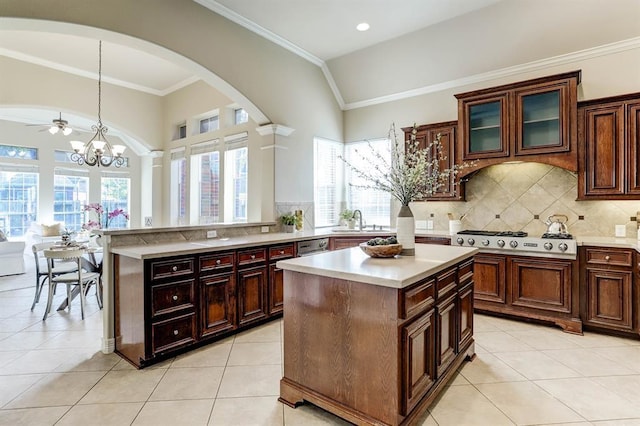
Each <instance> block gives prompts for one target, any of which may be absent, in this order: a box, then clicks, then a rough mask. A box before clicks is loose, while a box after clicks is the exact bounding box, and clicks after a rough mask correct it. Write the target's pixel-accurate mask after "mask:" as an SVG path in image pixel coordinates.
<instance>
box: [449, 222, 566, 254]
mask: <svg viewBox="0 0 640 426" xmlns="http://www.w3.org/2000/svg"><path fill="white" fill-rule="evenodd" d="M451 245H458V246H465V247H477V248H478V249H480V250H481V251H485V252H493V253H505V254H513V255H520V256H535V257H549V258H563V259H575V258H576V257H577V254H578V246H577V243H576V240H575V239H574V238H573V237H572V236H571V235H570V234H543V235H542V236H541V237H529V236H528V234H527V233H526V232H523V231H477V230H471V229H468V230H464V231H460V232H458V233H457V234H455V235H453V236H452V237H451Z"/></svg>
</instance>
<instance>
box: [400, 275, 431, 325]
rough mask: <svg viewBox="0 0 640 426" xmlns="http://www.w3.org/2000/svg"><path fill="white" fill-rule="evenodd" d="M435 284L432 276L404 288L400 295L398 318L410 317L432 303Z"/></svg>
mask: <svg viewBox="0 0 640 426" xmlns="http://www.w3.org/2000/svg"><path fill="white" fill-rule="evenodd" d="M435 284H436V280H435V279H433V278H432V279H429V280H427V281H424V282H421V283H419V284H417V285H416V286H413V287H410V288H408V289H406V290H405V291H404V292H403V293H402V296H401V297H400V318H402V319H407V318H411V317H413V316H414V315H416V314H417V313H419V312H421V311H423V310H424V309H427V308H429V307H430V306H431V305H433V302H434V300H435V298H434V292H435Z"/></svg>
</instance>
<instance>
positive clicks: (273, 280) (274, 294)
mask: <svg viewBox="0 0 640 426" xmlns="http://www.w3.org/2000/svg"><path fill="white" fill-rule="evenodd" d="M268 297H269V315H275V314H279V313H280V312H282V308H283V306H284V270H282V269H280V268H278V267H277V266H276V264H275V263H272V264H270V265H269V295H268Z"/></svg>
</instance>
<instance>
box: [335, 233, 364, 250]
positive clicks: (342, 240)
mask: <svg viewBox="0 0 640 426" xmlns="http://www.w3.org/2000/svg"><path fill="white" fill-rule="evenodd" d="M373 237H374V235H372V236H371V237H333V238H331V250H340V249H343V248H350V247H358V244H360V243H364V242H365V241H369V240H370V239H371V238H373Z"/></svg>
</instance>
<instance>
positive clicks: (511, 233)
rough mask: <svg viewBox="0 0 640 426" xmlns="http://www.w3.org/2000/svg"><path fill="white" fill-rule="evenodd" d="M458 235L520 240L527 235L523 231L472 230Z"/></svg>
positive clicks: (466, 230)
mask: <svg viewBox="0 0 640 426" xmlns="http://www.w3.org/2000/svg"><path fill="white" fill-rule="evenodd" d="M458 234H462V235H480V236H483V237H515V238H522V237H526V236H527V235H528V234H527V233H526V232H524V231H478V230H474V229H465V230H464V231H460V232H458Z"/></svg>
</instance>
